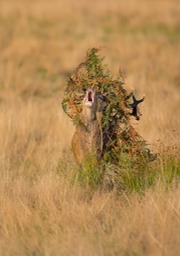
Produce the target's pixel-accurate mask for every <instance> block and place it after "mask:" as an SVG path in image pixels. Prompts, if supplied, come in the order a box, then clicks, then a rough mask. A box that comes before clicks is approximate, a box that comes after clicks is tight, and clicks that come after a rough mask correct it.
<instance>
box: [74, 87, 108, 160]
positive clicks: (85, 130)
mask: <svg viewBox="0 0 180 256" xmlns="http://www.w3.org/2000/svg"><path fill="white" fill-rule="evenodd" d="M102 109H103V108H102V100H101V99H99V98H98V94H96V92H95V91H94V90H93V89H88V90H87V92H86V96H85V98H84V100H83V110H82V113H81V118H80V121H81V122H80V123H79V124H78V125H77V127H76V130H75V133H74V135H73V138H72V150H73V153H74V156H75V159H76V161H77V162H78V163H82V162H83V160H84V159H85V158H86V157H88V156H89V155H90V156H93V157H95V158H96V159H97V160H99V159H100V157H101V154H102V148H103V136H102V122H101V116H102V114H101V113H102Z"/></svg>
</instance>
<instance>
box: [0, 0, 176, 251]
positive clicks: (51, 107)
mask: <svg viewBox="0 0 180 256" xmlns="http://www.w3.org/2000/svg"><path fill="white" fill-rule="evenodd" d="M178 2H179V1H178V0H172V1H170V0H157V1H147V0H145V1H141V0H128V1H118V0H112V1H108V0H104V1H102V0H99V1H89V2H87V1H83V0H80V1H78V2H77V1H74V0H72V1H70V0H68V1H66V2H65V1H60V0H52V1H47V0H43V1H42V0H38V1H33V0H31V1H26V0H16V1H11V0H4V1H3V0H1V2H0V56H1V58H0V113H1V119H0V133H1V137H0V170H1V172H0V254H1V255H13V256H14V255H168V256H169V255H177V254H178V252H179V244H178V239H179V232H180V223H179V215H180V204H179V194H180V191H179V187H178V186H176V185H175V184H174V186H171V187H169V188H168V189H165V187H164V186H163V185H162V184H161V183H158V184H157V185H156V187H154V188H153V189H149V190H147V191H145V192H144V195H139V194H137V193H135V192H134V193H131V194H130V195H129V194H127V193H124V194H121V195H117V193H116V191H113V192H106V193H105V192H102V191H101V192H100V191H92V190H91V189H87V188H86V189H85V188H81V187H80V186H79V185H78V184H76V185H75V184H74V185H72V184H71V182H70V179H68V178H67V177H66V176H65V175H64V174H60V172H59V171H57V166H58V165H59V166H61V168H60V169H62V170H63V171H64V172H66V171H69V176H71V175H72V171H73V170H74V168H75V167H74V166H73V161H72V160H71V153H70V152H69V148H70V140H71V136H72V133H73V126H72V124H71V122H70V120H69V119H68V118H67V117H66V116H65V114H64V113H63V112H62V110H61V109H60V102H61V99H62V94H63V86H64V83H65V77H66V75H67V74H69V73H71V72H72V70H73V69H74V68H75V67H76V66H77V65H78V64H79V63H80V62H81V61H82V60H83V58H84V54H85V52H86V50H87V49H88V48H90V47H96V46H102V45H105V46H106V47H105V48H103V51H102V54H103V55H105V56H106V62H107V63H109V67H110V69H111V70H112V71H113V73H114V74H116V73H118V70H119V67H121V68H123V69H124V70H125V71H126V74H127V79H126V84H127V87H128V88H129V89H130V88H132V87H134V88H135V89H136V90H137V95H139V96H141V95H142V94H143V93H145V94H146V101H145V104H144V106H142V107H141V112H142V113H143V117H142V119H141V121H140V123H139V124H138V125H137V124H136V123H135V124H134V125H135V127H137V129H138V131H139V132H140V134H141V135H142V136H143V137H144V138H145V139H147V140H148V141H149V142H150V143H151V144H157V140H160V141H161V143H162V144H163V145H166V146H171V145H174V144H176V146H178V147H179V145H180V136H179V131H180V119H179V116H180V108H179V100H180V96H179V93H180V91H179V90H180V87H179V86H180V74H179V70H180V58H178V54H179V52H180V43H179V42H180V16H179V12H180V6H179V5H178ZM64 151H65V153H64ZM66 151H67V152H66ZM178 154H179V152H178ZM61 156H65V157H66V159H67V158H69V159H68V160H67V161H65V162H64V161H62V160H61V161H60V160H59V158H60V157H61Z"/></svg>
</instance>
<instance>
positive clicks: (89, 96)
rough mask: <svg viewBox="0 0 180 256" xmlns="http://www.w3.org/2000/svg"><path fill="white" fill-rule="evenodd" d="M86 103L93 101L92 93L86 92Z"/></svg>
mask: <svg viewBox="0 0 180 256" xmlns="http://www.w3.org/2000/svg"><path fill="white" fill-rule="evenodd" d="M88 101H91V102H92V101H93V96H92V91H89V92H88Z"/></svg>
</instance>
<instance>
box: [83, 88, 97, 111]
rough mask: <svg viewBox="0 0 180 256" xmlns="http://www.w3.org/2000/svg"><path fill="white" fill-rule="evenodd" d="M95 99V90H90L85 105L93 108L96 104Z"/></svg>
mask: <svg viewBox="0 0 180 256" xmlns="http://www.w3.org/2000/svg"><path fill="white" fill-rule="evenodd" d="M94 97H95V92H94V90H93V89H88V90H87V92H86V97H85V105H86V106H88V107H92V106H93V104H94Z"/></svg>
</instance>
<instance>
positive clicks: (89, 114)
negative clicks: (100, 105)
mask: <svg viewBox="0 0 180 256" xmlns="http://www.w3.org/2000/svg"><path fill="white" fill-rule="evenodd" d="M81 117H82V118H81V119H82V122H83V123H84V125H86V126H87V125H88V124H90V123H91V122H92V121H94V120H95V119H96V115H95V113H94V111H93V109H92V108H89V107H84V108H83V110H82V116H81Z"/></svg>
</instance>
